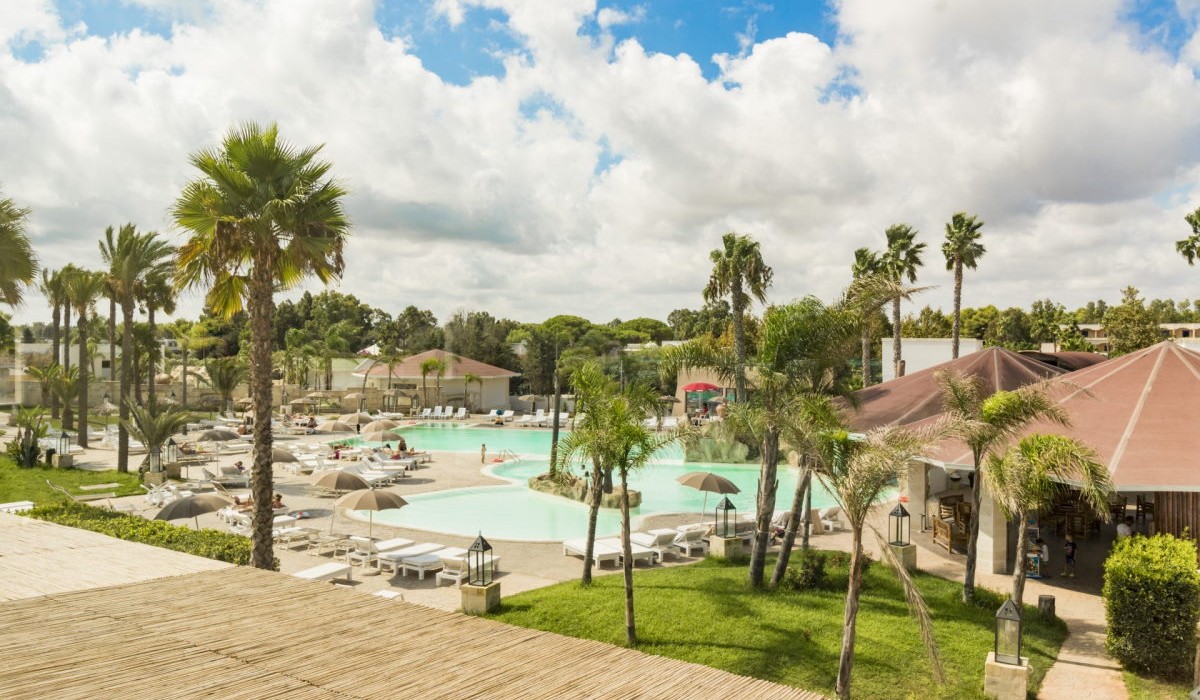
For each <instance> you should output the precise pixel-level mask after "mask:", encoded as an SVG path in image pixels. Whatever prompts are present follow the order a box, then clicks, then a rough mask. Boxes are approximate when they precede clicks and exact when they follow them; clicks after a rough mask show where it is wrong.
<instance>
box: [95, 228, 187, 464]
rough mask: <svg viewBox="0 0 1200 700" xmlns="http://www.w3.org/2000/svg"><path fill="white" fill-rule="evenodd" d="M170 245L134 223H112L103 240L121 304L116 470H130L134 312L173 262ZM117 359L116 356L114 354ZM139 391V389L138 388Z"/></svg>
mask: <svg viewBox="0 0 1200 700" xmlns="http://www.w3.org/2000/svg"><path fill="white" fill-rule="evenodd" d="M171 253H172V248H171V246H170V245H169V244H168V243H167V242H166V241H164V240H162V239H160V238H159V237H158V234H156V233H154V232H148V233H138V230H137V227H136V226H134V225H133V224H125V225H124V226H122V227H121V228H120V229H119V230H114V229H113V227H111V226H109V227H108V228H107V229H105V231H104V239H103V240H101V241H100V257H101V258H102V259H103V260H104V263H105V264H106V265H108V270H107V279H106V285H107V287H108V291H109V293H110V294H113V295H114V296H115V297H116V300H117V305H118V306H120V307H121V323H122V327H121V388H120V400H119V401H117V406H118V407H119V408H118V411H119V420H118V423H117V425H118V429H117V430H118V432H117V471H122V472H127V471H129V430H128V429H127V427H126V426H127V425H128V418H129V405H130V394H131V392H132V390H133V386H134V383H135V377H134V363H135V361H136V360H137V350H136V345H135V343H134V337H133V334H134V327H133V326H134V323H133V313H134V309H135V307H136V305H137V302H138V300H139V299H141V298H142V297H143V296H144V295H145V288H146V284H147V280H148V279H150V278H151V277H155V276H159V275H161V274H163V272H164V270H165V269H169V267H170V264H171ZM113 361H114V362H115V361H116V358H113ZM139 393H140V392H139Z"/></svg>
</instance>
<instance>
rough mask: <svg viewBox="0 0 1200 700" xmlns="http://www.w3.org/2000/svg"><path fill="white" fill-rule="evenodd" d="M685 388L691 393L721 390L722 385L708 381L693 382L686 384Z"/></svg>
mask: <svg viewBox="0 0 1200 700" xmlns="http://www.w3.org/2000/svg"><path fill="white" fill-rule="evenodd" d="M683 390H684V391H686V392H689V393H694V392H699V391H720V390H721V387H719V386H717V385H716V384H709V383H708V382H692V383H691V384H684V385H683Z"/></svg>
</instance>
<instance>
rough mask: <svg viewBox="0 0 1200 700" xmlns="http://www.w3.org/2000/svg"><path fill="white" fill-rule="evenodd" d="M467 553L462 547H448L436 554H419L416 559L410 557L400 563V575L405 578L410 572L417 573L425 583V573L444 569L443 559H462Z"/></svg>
mask: <svg viewBox="0 0 1200 700" xmlns="http://www.w3.org/2000/svg"><path fill="white" fill-rule="evenodd" d="M466 553H467V550H465V549H463V548H461V547H446V548H445V549H439V550H438V551H436V552H431V553H429V554H419V555H417V556H415V557H408V558H407V559H404V560H403V561H401V562H400V573H401V575H403V576H408V572H409V571H415V572H417V578H419V579H420V580H422V581H424V580H425V573H426V572H428V571H437V570H438V569H440V568H442V557H443V556H446V557H461V556H463V555H464V554H466Z"/></svg>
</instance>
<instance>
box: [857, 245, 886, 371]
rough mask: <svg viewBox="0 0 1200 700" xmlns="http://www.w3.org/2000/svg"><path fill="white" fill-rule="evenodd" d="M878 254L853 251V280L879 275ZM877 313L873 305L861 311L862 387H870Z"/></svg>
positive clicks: (863, 250)
mask: <svg viewBox="0 0 1200 700" xmlns="http://www.w3.org/2000/svg"><path fill="white" fill-rule="evenodd" d="M881 271H882V270H881V269H880V260H879V254H878V253H876V252H875V251H873V250H870V249H869V248H859V249H858V250H856V251H854V264H853V265H851V266H850V273H851V274H852V275H853V276H854V279H855V280H860V279H864V278H868V277H874V276H876V275H878V274H880V272H881ZM877 311H878V309H877V308H873V305H868V306H867V307H866V308H863V309H862V385H863V388H864V389H865V388H867V387H869V386H871V336H872V335H873V332H874V330H875V315H876V312H877Z"/></svg>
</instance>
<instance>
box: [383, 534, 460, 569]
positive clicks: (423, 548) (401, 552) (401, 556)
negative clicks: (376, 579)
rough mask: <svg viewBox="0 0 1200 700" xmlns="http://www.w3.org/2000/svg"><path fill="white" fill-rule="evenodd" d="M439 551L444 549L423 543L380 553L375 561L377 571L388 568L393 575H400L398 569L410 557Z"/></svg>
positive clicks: (430, 543)
mask: <svg viewBox="0 0 1200 700" xmlns="http://www.w3.org/2000/svg"><path fill="white" fill-rule="evenodd" d="M439 549H445V546H444V545H440V544H434V543H432V542H425V543H423V544H414V545H412V546H411V547H403V548H401V549H393V550H391V551H389V552H380V553H379V554H378V555H377V556H376V558H375V561H376V563H377V564H378V567H379V570H380V571H383V569H384V567H390V568H391V570H392V573H393V574H396V575H399V574H400V567H401V566H403V564H404V560H405V559H408V558H410V557H419V556H421V555H423V554H431V553H433V552H436V551H438V550H439Z"/></svg>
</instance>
